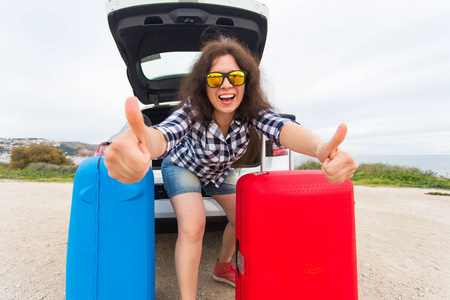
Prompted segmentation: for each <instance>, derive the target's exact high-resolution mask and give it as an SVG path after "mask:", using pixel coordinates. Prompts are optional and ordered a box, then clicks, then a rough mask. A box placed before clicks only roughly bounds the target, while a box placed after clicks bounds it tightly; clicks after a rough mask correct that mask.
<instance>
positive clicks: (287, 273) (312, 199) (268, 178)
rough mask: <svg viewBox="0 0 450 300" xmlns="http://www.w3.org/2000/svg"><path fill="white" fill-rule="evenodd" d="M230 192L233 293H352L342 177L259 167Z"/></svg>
mask: <svg viewBox="0 0 450 300" xmlns="http://www.w3.org/2000/svg"><path fill="white" fill-rule="evenodd" d="M263 144H264V143H263ZM262 153H264V151H263V152H262ZM236 193H237V194H236V198H237V204H236V266H237V269H238V276H237V280H236V299H242V300H256V299H257V300H262V299H283V300H285V299H308V300H309V299H334V300H336V299H343V300H350V299H358V287H357V276H356V238H355V217H354V200H353V185H352V182H351V181H350V180H347V181H345V182H343V183H340V184H332V183H330V182H328V180H327V179H326V178H325V176H324V175H323V173H322V171H269V172H260V173H252V174H247V175H244V176H242V177H241V178H240V179H239V180H238V183H237V190H236Z"/></svg>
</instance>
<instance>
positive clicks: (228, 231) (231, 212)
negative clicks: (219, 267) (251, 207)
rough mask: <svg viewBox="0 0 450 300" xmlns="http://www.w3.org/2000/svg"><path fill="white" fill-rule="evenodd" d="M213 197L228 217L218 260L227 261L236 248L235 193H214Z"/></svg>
mask: <svg viewBox="0 0 450 300" xmlns="http://www.w3.org/2000/svg"><path fill="white" fill-rule="evenodd" d="M213 198H214V200H216V201H217V203H219V205H220V206H221V207H222V209H223V210H224V211H225V213H226V214H227V218H228V224H227V226H226V227H225V230H224V232H223V237H222V249H221V251H220V257H219V262H221V263H228V262H229V261H230V260H231V257H232V256H233V253H234V251H235V250H236V241H235V239H236V227H235V226H236V194H229V195H216V196H213Z"/></svg>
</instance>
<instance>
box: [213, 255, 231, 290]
mask: <svg viewBox="0 0 450 300" xmlns="http://www.w3.org/2000/svg"><path fill="white" fill-rule="evenodd" d="M213 278H214V280H216V281H219V282H223V283H228V284H229V285H231V286H232V287H234V286H235V283H236V269H235V268H234V267H233V266H232V265H231V263H230V262H229V263H221V262H219V260H217V261H216V268H215V269H214V275H213Z"/></svg>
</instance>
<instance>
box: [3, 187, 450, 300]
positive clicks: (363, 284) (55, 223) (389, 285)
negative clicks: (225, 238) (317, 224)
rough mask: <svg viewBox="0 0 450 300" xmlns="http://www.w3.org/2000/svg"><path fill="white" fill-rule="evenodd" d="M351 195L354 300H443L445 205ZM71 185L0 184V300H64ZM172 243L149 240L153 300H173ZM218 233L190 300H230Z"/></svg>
mask: <svg viewBox="0 0 450 300" xmlns="http://www.w3.org/2000/svg"><path fill="white" fill-rule="evenodd" d="M426 192H428V190H423V189H406V188H405V189H397V188H371V187H355V197H356V229H357V248H358V281H359V296H360V299H362V300H365V299H368V300H371V299H439V300H441V299H450V296H449V295H450V280H449V278H450V219H449V217H448V216H449V215H450V198H449V197H443V196H430V195H425V193H426ZM71 193H72V184H69V183H35V182H17V181H5V180H0V299H64V287H65V255H66V246H67V230H68V224H69V214H70V201H71ZM175 239H176V235H174V234H163V235H157V236H156V243H155V245H156V254H157V255H156V274H157V275H156V276H157V277H156V299H177V298H178V288H177V283H176V278H175V272H174V264H173V253H174V244H175ZM220 240H221V234H220V233H206V234H205V239H204V246H203V256H202V263H201V266H200V278H199V288H198V299H214V300H222V299H223V300H225V299H233V298H234V289H233V288H231V287H228V286H227V285H223V284H220V283H216V282H214V281H213V280H212V278H211V277H212V276H211V272H212V268H213V263H214V261H215V259H216V257H217V255H218V251H219V245H220Z"/></svg>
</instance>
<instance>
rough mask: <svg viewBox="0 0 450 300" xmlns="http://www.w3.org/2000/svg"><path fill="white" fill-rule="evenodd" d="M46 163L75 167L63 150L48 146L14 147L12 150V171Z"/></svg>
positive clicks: (10, 166)
mask: <svg viewBox="0 0 450 300" xmlns="http://www.w3.org/2000/svg"><path fill="white" fill-rule="evenodd" d="M35 162H44V163H48V164H55V165H73V162H72V161H71V160H70V159H67V158H66V155H65V153H64V152H63V151H62V150H58V149H56V148H54V147H51V146H46V145H31V146H29V147H14V148H13V149H12V150H11V162H10V164H9V168H10V169H24V168H25V167H27V166H28V165H29V164H30V163H35Z"/></svg>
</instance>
